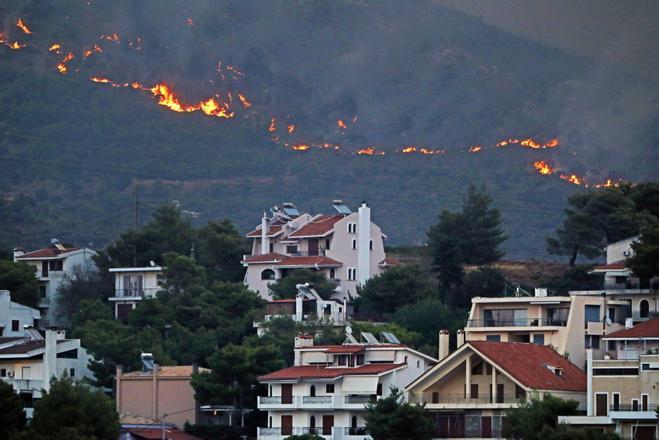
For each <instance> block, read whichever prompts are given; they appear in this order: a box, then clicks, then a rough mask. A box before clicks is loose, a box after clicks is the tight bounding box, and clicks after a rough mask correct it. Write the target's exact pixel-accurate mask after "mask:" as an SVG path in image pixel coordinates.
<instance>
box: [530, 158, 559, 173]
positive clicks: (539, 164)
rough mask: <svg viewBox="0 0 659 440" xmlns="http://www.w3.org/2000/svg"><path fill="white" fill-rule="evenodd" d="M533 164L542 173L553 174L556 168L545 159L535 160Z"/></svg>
mask: <svg viewBox="0 0 659 440" xmlns="http://www.w3.org/2000/svg"><path fill="white" fill-rule="evenodd" d="M533 166H534V167H535V169H536V170H538V172H539V173H540V174H552V173H553V172H554V169H553V168H552V167H551V165H549V164H548V163H547V162H545V161H544V160H538V161H535V162H533Z"/></svg>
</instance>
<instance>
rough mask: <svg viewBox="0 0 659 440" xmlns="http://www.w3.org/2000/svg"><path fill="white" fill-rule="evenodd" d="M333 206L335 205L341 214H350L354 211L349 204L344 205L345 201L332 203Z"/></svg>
mask: <svg viewBox="0 0 659 440" xmlns="http://www.w3.org/2000/svg"><path fill="white" fill-rule="evenodd" d="M332 206H334V209H335V210H336V212H338V213H339V214H342V215H349V214H352V211H351V210H350V208H349V207H348V205H344V204H343V203H335V204H334V205H332Z"/></svg>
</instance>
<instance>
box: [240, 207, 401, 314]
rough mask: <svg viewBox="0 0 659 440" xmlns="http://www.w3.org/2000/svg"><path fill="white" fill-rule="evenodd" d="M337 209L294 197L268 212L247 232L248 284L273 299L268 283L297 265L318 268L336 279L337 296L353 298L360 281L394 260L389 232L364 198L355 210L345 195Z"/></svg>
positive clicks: (246, 276) (286, 274)
mask: <svg viewBox="0 0 659 440" xmlns="http://www.w3.org/2000/svg"><path fill="white" fill-rule="evenodd" d="M333 209H334V213H333V214H332V215H324V214H316V215H311V214H306V213H300V211H299V210H298V209H297V208H296V207H295V206H294V205H293V204H290V203H285V204H283V206H282V207H277V206H275V207H274V208H272V209H271V215H270V216H268V215H266V213H265V212H264V214H263V217H262V219H261V224H260V225H259V226H257V227H256V228H255V229H254V230H253V231H251V232H249V233H248V234H247V237H248V238H250V239H252V254H251V255H245V256H244V258H243V265H244V266H245V267H246V268H247V272H246V273H245V284H247V286H248V287H249V288H250V289H251V290H254V291H256V292H258V293H259V294H260V295H261V296H262V297H263V298H264V299H271V298H272V295H271V294H270V292H269V289H268V284H270V283H273V282H276V281H277V280H278V279H280V278H285V277H286V276H288V275H289V274H290V273H291V272H292V271H294V270H296V269H301V268H306V269H312V270H317V271H320V272H322V273H323V274H325V276H326V277H327V278H328V279H329V280H330V281H331V282H333V283H335V284H336V289H335V294H334V296H333V298H334V299H338V300H341V301H343V300H350V298H351V297H354V296H356V294H357V285H359V284H363V283H365V282H366V281H367V280H368V279H370V278H371V277H373V276H375V275H377V274H379V273H381V272H382V270H384V269H385V268H386V267H387V266H388V265H391V264H393V262H392V261H391V260H387V258H386V255H385V252H384V239H386V236H385V235H384V234H383V233H382V231H381V230H380V227H379V226H377V225H376V224H375V223H373V222H372V221H371V208H370V207H369V206H368V205H367V204H366V203H362V205H361V206H360V207H359V210H358V212H356V213H355V212H352V211H351V210H350V208H349V207H348V206H346V205H345V204H344V203H343V202H341V201H339V200H335V201H334V204H333Z"/></svg>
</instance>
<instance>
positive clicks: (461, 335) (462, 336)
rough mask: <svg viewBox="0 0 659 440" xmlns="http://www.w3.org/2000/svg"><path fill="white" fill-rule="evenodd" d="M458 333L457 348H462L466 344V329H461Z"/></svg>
mask: <svg viewBox="0 0 659 440" xmlns="http://www.w3.org/2000/svg"><path fill="white" fill-rule="evenodd" d="M457 333H458V334H457V339H458V344H457V345H458V346H457V348H460V347H462V346H463V345H465V331H464V330H463V329H459V330H458V332H457Z"/></svg>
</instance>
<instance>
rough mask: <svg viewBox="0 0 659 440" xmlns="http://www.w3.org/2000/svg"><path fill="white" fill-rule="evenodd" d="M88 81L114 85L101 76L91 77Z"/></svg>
mask: <svg viewBox="0 0 659 440" xmlns="http://www.w3.org/2000/svg"><path fill="white" fill-rule="evenodd" d="M89 79H90V80H92V81H94V82H96V83H110V84H114V83H113V82H112V81H110V80H109V79H107V78H104V77H102V76H92V77H91V78H89Z"/></svg>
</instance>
